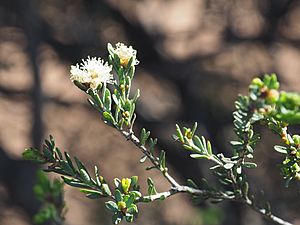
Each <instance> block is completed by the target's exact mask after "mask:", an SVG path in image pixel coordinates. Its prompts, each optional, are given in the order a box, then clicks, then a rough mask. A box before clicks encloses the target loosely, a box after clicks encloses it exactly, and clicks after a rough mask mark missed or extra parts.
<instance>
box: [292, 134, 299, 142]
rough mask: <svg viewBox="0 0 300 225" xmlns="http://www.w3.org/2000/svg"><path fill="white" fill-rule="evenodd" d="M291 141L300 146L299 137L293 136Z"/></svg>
mask: <svg viewBox="0 0 300 225" xmlns="http://www.w3.org/2000/svg"><path fill="white" fill-rule="evenodd" d="M293 141H294V142H295V144H296V145H299V144H300V135H297V134H295V135H293Z"/></svg>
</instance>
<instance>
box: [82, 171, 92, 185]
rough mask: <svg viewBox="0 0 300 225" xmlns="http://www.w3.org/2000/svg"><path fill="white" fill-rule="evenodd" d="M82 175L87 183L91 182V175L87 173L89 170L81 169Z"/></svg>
mask: <svg viewBox="0 0 300 225" xmlns="http://www.w3.org/2000/svg"><path fill="white" fill-rule="evenodd" d="M79 172H80V177H81V178H82V179H83V180H84V181H85V182H87V183H89V182H91V177H90V176H89V174H88V173H87V171H86V170H85V169H80V170H79Z"/></svg>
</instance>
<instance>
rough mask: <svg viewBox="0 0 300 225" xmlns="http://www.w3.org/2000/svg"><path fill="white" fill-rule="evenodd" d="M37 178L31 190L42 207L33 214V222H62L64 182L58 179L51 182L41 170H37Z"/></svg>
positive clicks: (57, 224) (58, 224)
mask: <svg viewBox="0 0 300 225" xmlns="http://www.w3.org/2000/svg"><path fill="white" fill-rule="evenodd" d="M37 178H38V181H37V184H36V185H35V186H34V188H33V191H34V194H35V196H36V198H37V199H38V200H39V201H40V202H41V203H42V207H41V208H40V210H39V211H38V213H37V214H35V215H34V218H33V222H34V223H36V224H43V223H45V222H47V221H50V222H51V224H53V225H60V224H63V221H64V214H65V208H64V205H65V204H64V201H63V186H64V183H63V182H61V181H60V180H59V179H54V180H53V182H51V181H50V180H49V179H48V177H47V176H46V175H45V173H44V172H42V171H38V173H37Z"/></svg>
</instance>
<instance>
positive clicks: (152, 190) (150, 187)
mask: <svg viewBox="0 0 300 225" xmlns="http://www.w3.org/2000/svg"><path fill="white" fill-rule="evenodd" d="M147 183H148V195H155V194H157V191H156V189H155V186H154V182H153V180H152V179H151V178H150V177H148V179H147Z"/></svg>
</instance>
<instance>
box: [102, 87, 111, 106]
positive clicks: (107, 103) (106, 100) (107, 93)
mask: <svg viewBox="0 0 300 225" xmlns="http://www.w3.org/2000/svg"><path fill="white" fill-rule="evenodd" d="M103 102H104V106H105V108H106V110H108V111H110V110H111V94H110V90H109V89H108V88H107V89H105V96H104V101H103Z"/></svg>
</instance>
